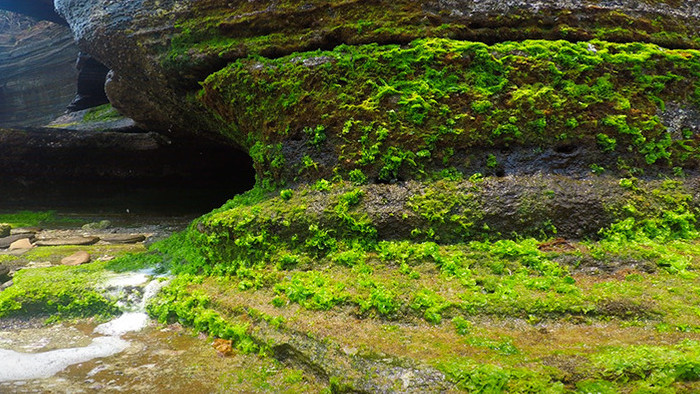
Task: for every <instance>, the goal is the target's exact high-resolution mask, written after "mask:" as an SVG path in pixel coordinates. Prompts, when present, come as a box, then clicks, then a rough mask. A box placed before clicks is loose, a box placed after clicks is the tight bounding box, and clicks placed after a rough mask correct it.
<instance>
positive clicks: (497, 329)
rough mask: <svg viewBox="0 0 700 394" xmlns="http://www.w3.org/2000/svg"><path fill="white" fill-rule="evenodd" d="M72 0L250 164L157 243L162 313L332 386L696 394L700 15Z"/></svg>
mask: <svg viewBox="0 0 700 394" xmlns="http://www.w3.org/2000/svg"><path fill="white" fill-rule="evenodd" d="M56 4H57V7H58V9H59V11H60V12H61V14H62V15H64V16H65V17H66V18H67V20H68V22H69V23H70V25H71V26H72V27H73V29H74V31H75V32H76V35H77V37H78V39H79V43H80V45H81V46H82V47H83V49H86V50H87V51H88V52H90V53H91V54H92V55H94V56H95V57H97V58H98V59H100V60H101V61H102V62H104V63H105V64H107V65H109V66H110V67H111V68H112V69H113V71H114V72H113V75H112V79H111V81H110V83H109V84H108V88H107V90H108V94H109V95H110V98H111V100H112V103H113V105H114V106H115V108H117V109H119V110H120V112H121V113H124V114H125V115H128V116H131V117H133V118H134V119H135V120H137V121H139V122H141V123H144V124H147V125H150V126H152V127H155V128H160V129H164V130H168V129H172V133H173V135H177V134H178V133H179V134H181V135H182V134H198V135H201V136H206V137H210V138H219V139H220V140H221V141H225V142H226V143H229V144H234V145H236V146H238V147H239V148H242V149H245V150H246V151H247V152H249V154H250V156H251V157H252V159H253V162H254V165H255V169H256V171H257V175H258V182H257V185H256V187H255V188H254V189H253V190H251V191H249V192H248V193H245V194H242V195H239V196H236V197H235V198H233V199H232V200H231V201H229V202H228V203H227V204H225V205H224V206H223V207H221V208H220V209H217V210H215V211H214V212H211V213H210V214H207V215H205V216H203V217H202V218H200V219H198V220H197V221H195V223H193V224H192V225H191V227H190V228H189V229H188V231H186V232H184V233H182V234H179V235H177V236H175V237H173V238H172V239H170V240H167V241H165V242H163V243H160V244H157V245H155V246H154V247H153V249H152V253H153V254H152V256H151V257H153V258H154V259H159V260H163V262H164V264H165V265H166V266H167V268H169V269H171V270H172V271H173V272H174V273H175V274H176V275H179V276H180V277H179V278H178V279H176V280H175V281H174V282H173V284H172V285H171V286H170V287H169V288H168V289H166V291H165V292H164V293H162V295H161V296H160V298H159V299H158V300H156V301H155V302H154V303H153V305H152V306H151V307H150V312H151V314H152V315H153V316H155V317H157V318H158V319H159V320H160V321H162V322H172V321H180V322H182V323H185V324H188V325H191V326H193V327H195V328H196V329H198V330H204V331H208V332H210V333H212V334H213V335H216V336H220V337H223V338H226V339H231V340H232V341H233V344H234V346H236V347H237V348H238V349H239V350H240V351H243V352H259V353H261V354H268V355H271V356H273V357H276V358H278V359H280V360H284V361H285V362H288V363H291V364H295V365H300V366H302V367H303V368H305V369H306V370H307V371H310V372H311V373H313V374H314V375H315V376H316V377H317V378H319V379H320V380H322V381H324V382H327V384H328V386H329V388H330V389H331V391H378V390H379V391H391V390H395V391H402V390H403V391H405V392H411V391H415V392H419V391H421V390H423V391H425V390H433V389H434V390H437V391H440V390H444V389H452V388H454V387H457V388H459V389H463V390H467V391H472V392H499V391H507V392H565V391H574V390H580V391H584V392H588V391H600V392H604V391H606V390H607V391H611V392H614V391H616V390H617V391H633V390H636V389H640V390H643V389H645V388H646V389H648V388H654V389H668V390H676V389H678V390H682V389H687V390H688V391H692V390H693V389H697V387H698V382H699V381H700V375H699V374H698V372H697V371H698V369H697V362H696V361H694V359H695V358H697V357H696V356H697V353H698V343H697V341H696V340H697V332H698V331H699V330H700V329H699V327H700V320H699V316H700V314H698V311H697V308H696V307H694V306H693V307H689V306H691V305H696V304H697V303H698V298H699V297H700V293H698V292H697V289H696V287H697V286H696V284H697V283H696V282H697V270H698V267H699V266H698V256H700V252H699V251H698V246H697V245H696V244H697V242H696V240H697V238H698V228H697V220H696V215H697V210H698V205H699V204H700V198H699V197H698V196H699V193H700V185H698V152H697V149H698V133H699V132H700V126H699V124H700V52H699V51H698V49H700V41H699V34H700V30H699V27H698V26H700V23H699V22H700V9H698V7H696V4H695V1H693V0H668V1H656V0H646V1H641V2H640V1H632V0H629V1H628V0H622V1H616V2H608V1H594V0H590V1H589V0H558V1H554V0H544V1H537V2H531V1H522V0H506V1H496V0H483V1H478V2H476V1H467V0H457V1H420V2H416V1H403V0H398V1H392V2H388V1H323V0H319V1H315V0H312V1H307V2H298V1H281V2H280V1H276V2H272V1H256V2H243V1H234V2H230V1H226V2H224V1H219V0H205V1H197V2H182V1H155V0H144V1H140V2H121V3H113V2H108V1H107V0H91V1H88V2H79V1H77V0H58V1H57V2H56ZM97 10H99V11H97ZM104 10H107V12H103V11H104ZM136 87H138V94H136V97H133V96H134V90H135V88H136ZM553 333H554V334H553ZM602 333H604V334H605V335H601V334H602ZM652 337H653V338H663V339H662V340H661V341H662V342H663V343H664V345H659V344H658V343H657V342H658V341H657V340H656V339H649V338H652ZM582 338H583V339H582ZM620 344H623V345H620ZM610 345H615V346H617V347H616V348H611V347H609V346H610ZM664 352H667V355H668V357H664V354H665V353H664ZM645 354H651V355H652V356H651V357H652V359H653V360H654V361H653V362H646V361H644V355H645ZM494 359H497V360H498V362H494V361H493V360H494ZM625 360H631V361H630V363H625ZM436 371H440V373H438V372H436ZM392 374H393V375H392ZM411 374H413V375H411ZM441 374H442V375H441ZM343 376H348V377H349V378H346V379H344V378H343ZM411 376H413V377H415V376H418V377H419V378H420V379H415V380H412V377H411ZM423 377H425V379H423ZM404 378H405V380H404ZM392 379H394V382H398V381H399V380H398V379H400V380H401V381H402V382H403V383H404V385H403V386H402V387H399V386H392V385H391V381H392ZM421 379H423V380H421ZM426 379H427V380H426ZM426 381H427V382H428V383H429V385H427V386H426V385H423V386H421V384H422V383H421V382H426Z"/></svg>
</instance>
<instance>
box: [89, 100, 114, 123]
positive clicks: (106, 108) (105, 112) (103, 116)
mask: <svg viewBox="0 0 700 394" xmlns="http://www.w3.org/2000/svg"><path fill="white" fill-rule="evenodd" d="M121 117H122V115H121V114H120V113H119V112H118V111H117V110H116V109H114V107H112V105H111V104H104V105H100V106H99V107H95V108H90V109H89V110H88V111H87V112H86V113H85V116H84V117H83V120H82V122H83V123H94V122H108V121H110V120H115V119H119V118H121Z"/></svg>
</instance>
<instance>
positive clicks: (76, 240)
mask: <svg viewBox="0 0 700 394" xmlns="http://www.w3.org/2000/svg"><path fill="white" fill-rule="evenodd" d="M99 240H100V238H99V237H70V238H49V239H37V241H36V242H34V244H35V245H36V246H67V245H76V246H80V245H92V244H95V243H97V242H98V241H99Z"/></svg>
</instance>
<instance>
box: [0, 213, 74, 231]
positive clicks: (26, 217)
mask: <svg viewBox="0 0 700 394" xmlns="http://www.w3.org/2000/svg"><path fill="white" fill-rule="evenodd" d="M0 223H8V224H9V225H11V226H12V227H15V228H16V227H36V226H42V225H45V224H61V223H63V224H68V223H75V221H74V220H71V219H70V218H63V217H59V216H58V215H57V214H56V211H19V212H13V213H2V214H0Z"/></svg>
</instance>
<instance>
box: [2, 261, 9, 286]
mask: <svg viewBox="0 0 700 394" xmlns="http://www.w3.org/2000/svg"><path fill="white" fill-rule="evenodd" d="M8 280H10V267H8V266H6V265H3V264H0V283H4V282H6V281H8Z"/></svg>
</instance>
